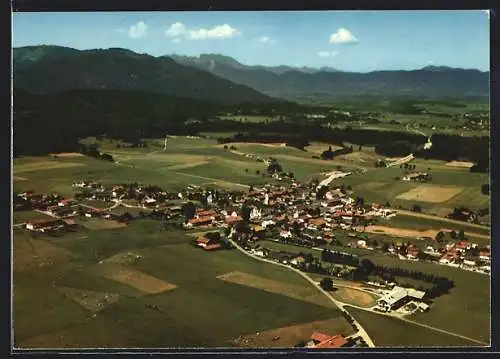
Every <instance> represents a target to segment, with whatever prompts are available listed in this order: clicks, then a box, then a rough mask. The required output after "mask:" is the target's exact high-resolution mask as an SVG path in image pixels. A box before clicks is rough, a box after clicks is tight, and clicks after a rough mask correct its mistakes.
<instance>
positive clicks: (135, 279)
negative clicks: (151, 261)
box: [99, 263, 177, 294]
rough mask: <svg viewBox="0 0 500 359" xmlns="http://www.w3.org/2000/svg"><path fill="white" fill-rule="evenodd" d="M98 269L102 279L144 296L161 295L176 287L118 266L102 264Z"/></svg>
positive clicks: (131, 269)
mask: <svg viewBox="0 0 500 359" xmlns="http://www.w3.org/2000/svg"><path fill="white" fill-rule="evenodd" d="M99 269H100V270H99V272H100V273H101V275H103V276H104V277H106V278H108V279H112V280H114V281H117V282H120V283H123V284H127V285H129V286H131V287H134V288H136V289H138V290H140V291H141V292H143V293H146V294H157V293H162V292H166V291H168V290H172V289H174V288H176V287H177V286H176V285H174V284H170V283H167V282H164V281H162V280H161V279H158V278H155V277H153V276H150V275H149V274H145V273H142V272H139V271H138V270H135V269H133V268H128V267H126V266H122V265H118V264H117V265H114V264H111V263H108V264H102V265H100V268H99Z"/></svg>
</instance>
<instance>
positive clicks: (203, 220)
mask: <svg viewBox="0 0 500 359" xmlns="http://www.w3.org/2000/svg"><path fill="white" fill-rule="evenodd" d="M213 222H214V217H210V216H207V217H198V218H191V219H190V220H189V221H188V223H187V224H186V226H187V227H198V226H208V225H211V224H212V223H213Z"/></svg>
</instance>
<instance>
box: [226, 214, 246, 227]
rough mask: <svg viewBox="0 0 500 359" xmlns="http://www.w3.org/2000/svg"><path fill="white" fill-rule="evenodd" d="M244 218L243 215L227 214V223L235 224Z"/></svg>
mask: <svg viewBox="0 0 500 359" xmlns="http://www.w3.org/2000/svg"><path fill="white" fill-rule="evenodd" d="M242 220H243V217H241V216H238V215H236V216H233V215H231V216H226V220H225V222H226V224H227V225H233V224H235V223H238V222H241V221H242Z"/></svg>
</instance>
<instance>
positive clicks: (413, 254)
mask: <svg viewBox="0 0 500 359" xmlns="http://www.w3.org/2000/svg"><path fill="white" fill-rule="evenodd" d="M419 254H420V250H419V249H418V248H417V247H415V246H412V247H409V248H408V249H407V252H406V257H407V258H408V259H418V256H419Z"/></svg>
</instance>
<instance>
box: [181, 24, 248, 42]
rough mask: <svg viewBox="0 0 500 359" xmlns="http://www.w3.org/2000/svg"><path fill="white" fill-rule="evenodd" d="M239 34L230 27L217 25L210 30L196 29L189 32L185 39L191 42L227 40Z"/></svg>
mask: <svg viewBox="0 0 500 359" xmlns="http://www.w3.org/2000/svg"><path fill="white" fill-rule="evenodd" d="M240 34H241V32H239V31H238V30H236V29H235V28H233V27H231V26H230V25H228V24H224V25H218V26H215V27H213V28H212V29H208V30H207V29H198V30H189V31H188V34H187V37H188V39H191V40H205V39H229V38H232V37H235V36H237V35H240Z"/></svg>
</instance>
